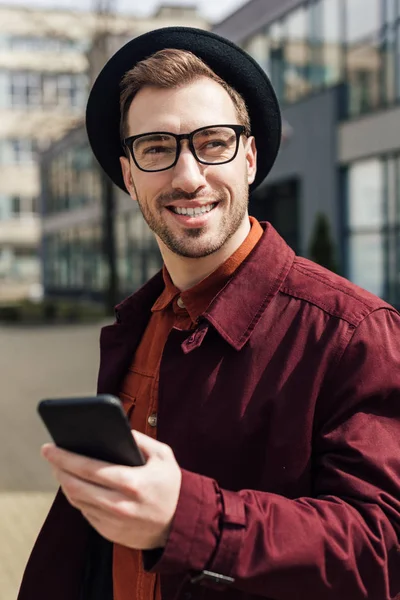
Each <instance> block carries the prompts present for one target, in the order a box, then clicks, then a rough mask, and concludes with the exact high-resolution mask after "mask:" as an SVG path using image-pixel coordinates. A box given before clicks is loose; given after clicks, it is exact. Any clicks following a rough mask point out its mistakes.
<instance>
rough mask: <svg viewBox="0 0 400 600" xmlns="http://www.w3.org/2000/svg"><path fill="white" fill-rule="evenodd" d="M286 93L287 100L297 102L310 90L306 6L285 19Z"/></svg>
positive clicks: (285, 98)
mask: <svg viewBox="0 0 400 600" xmlns="http://www.w3.org/2000/svg"><path fill="white" fill-rule="evenodd" d="M284 45H285V47H284V57H285V93H284V100H285V101H286V102H295V101H296V100H298V99H299V98H302V97H303V96H305V95H306V94H307V93H308V92H309V91H310V83H309V74H308V67H309V58H310V53H309V49H310V48H309V38H308V15H307V9H306V8H305V7H303V6H302V7H300V8H298V9H296V10H294V11H293V12H291V13H289V14H288V15H287V17H286V19H285V40H284Z"/></svg>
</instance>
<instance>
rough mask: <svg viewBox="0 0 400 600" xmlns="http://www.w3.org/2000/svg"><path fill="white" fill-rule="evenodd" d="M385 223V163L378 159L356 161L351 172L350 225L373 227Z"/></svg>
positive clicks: (353, 226) (352, 226)
mask: <svg viewBox="0 0 400 600" xmlns="http://www.w3.org/2000/svg"><path fill="white" fill-rule="evenodd" d="M383 223H384V168H383V163H382V162H381V161H380V160H376V159H372V160H369V161H365V162H360V163H358V164H357V163H356V164H355V165H353V166H352V167H351V169H350V173H349V226H350V228H351V229H353V228H360V227H367V228H371V227H381V226H382V225H383Z"/></svg>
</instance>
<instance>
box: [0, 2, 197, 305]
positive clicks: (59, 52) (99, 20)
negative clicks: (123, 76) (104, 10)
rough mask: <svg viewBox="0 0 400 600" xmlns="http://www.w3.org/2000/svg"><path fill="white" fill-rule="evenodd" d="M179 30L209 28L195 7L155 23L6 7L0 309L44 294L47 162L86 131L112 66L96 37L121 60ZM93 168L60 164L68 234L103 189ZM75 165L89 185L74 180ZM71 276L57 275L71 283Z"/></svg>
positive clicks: (0, 120) (0, 45) (2, 21)
mask: <svg viewBox="0 0 400 600" xmlns="http://www.w3.org/2000/svg"><path fill="white" fill-rule="evenodd" d="M173 24H182V25H194V26H198V27H207V23H206V22H205V21H204V19H202V18H201V16H200V15H199V14H198V13H197V12H196V10H195V9H193V8H191V7H179V8H178V7H173V6H172V7H170V6H163V7H161V8H160V9H159V10H158V12H157V13H155V14H154V15H153V16H151V17H149V18H138V17H136V16H134V15H121V14H115V15H107V14H99V15H96V14H93V13H89V12H86V13H85V12H83V11H69V10H57V9H54V10H48V9H33V8H25V7H16V6H6V5H2V6H0V302H10V301H16V300H18V299H22V298H26V297H29V296H30V295H33V294H37V292H38V286H39V287H40V285H41V284H42V269H41V261H40V252H41V237H42V236H41V233H42V224H41V218H40V215H41V213H43V212H47V208H46V207H42V208H41V205H42V193H41V182H40V167H39V155H40V154H41V153H42V152H44V151H46V148H48V147H49V146H50V145H51V144H52V143H54V142H56V141H57V140H59V139H62V138H63V136H64V135H65V134H66V133H67V132H69V131H70V130H71V129H76V128H77V127H78V128H79V126H81V127H82V126H83V115H84V110H85V105H86V100H87V95H88V90H89V86H90V81H91V80H92V79H93V77H94V76H95V75H96V73H97V72H98V70H99V69H100V68H101V67H102V66H103V64H104V60H103V56H102V54H101V53H100V52H99V51H97V49H96V47H95V46H96V39H99V38H101V39H104V38H105V39H106V52H107V53H108V55H111V54H112V53H113V52H115V51H116V50H117V49H118V48H119V47H120V46H121V45H123V44H124V43H125V42H126V41H127V40H129V39H131V38H132V37H134V36H136V35H139V34H141V33H144V32H146V31H148V30H150V29H153V28H155V27H163V26H167V25H173ZM99 33H101V34H102V36H99ZM105 34H106V35H105ZM93 42H94V43H93ZM96 59H97V61H96ZM69 139H75V138H74V137H73V136H72V137H71V138H69ZM62 147H64V146H63V145H62ZM81 159H82V161H83V162H82V164H80V160H81ZM88 160H89V159H87V157H86V154H85V152H84V151H83V150H79V149H78V150H77V151H76V153H75V154H74V155H72V154H71V153H67V155H66V157H65V164H64V166H63V163H62V161H61V159H60V160H59V162H58V163H57V165H58V166H55V167H54V169H53V171H54V170H55V171H56V172H57V173H59V174H60V178H61V179H60V182H59V186H60V188H59V193H60V194H61V196H60V198H61V197H63V198H64V200H63V201H64V202H65V203H67V200H66V198H67V195H66V194H70V196H68V197H70V198H71V201H70V202H69V201H68V202H69V204H68V205H67V204H65V206H64V208H63V209H62V208H61V205H57V204H56V203H55V202H54V203H53V205H51V206H52V208H51V210H50V212H48V214H47V217H48V219H49V222H50V225H48V226H49V227H50V228H53V229H54V227H55V225H54V219H53V217H54V215H55V213H57V219H58V220H57V222H58V223H59V226H60V228H62V227H63V225H62V222H61V221H62V220H61V221H60V214H61V212H64V213H65V214H66V213H68V214H70V213H71V211H73V210H75V209H78V210H80V208H81V204H82V202H83V200H82V198H83V196H84V194H85V193H86V191H85V192H84V191H83V190H88V194H89V196H88V198H87V199H86V200H85V202H86V204H89V203H90V201H91V200H93V198H92V194H94V193H95V187H93V186H95V185H96V184H95V177H94V176H93V177H92V175H91V174H90V170H89V169H88V166H87V165H88ZM68 161H72V162H71V163H69V162H68ZM85 161H86V162H85ZM75 163H76V164H77V165H79V166H78V167H77V168H78V169H80V171H79V178H80V179H79V183H77V181H76V180H74V178H73V177H72V179H69V177H70V176H71V173H72V171H71V169H74V168H75V167H74V166H73V165H75ZM67 165H68V166H67ZM71 165H72V166H71ZM64 167H65V170H63V169H64ZM57 169H58V171H57ZM62 186H64V188H63V187H62ZM62 190H64V191H62ZM62 194H64V196H62ZM86 204H85V206H86ZM46 227H47V224H46V221H45V229H46ZM65 235H67V233H65ZM82 235H83V238H84V234H82ZM45 236H47V238H46V239H47V243H50V245H51V242H50V241H49V234H48V233H45ZM82 244H83V242H82ZM63 268H64V267H60V269H61V270H60V272H59V273H58V274H57V277H61V278H62V277H64V276H63V275H62V269H63ZM49 272H51V270H50V271H49V268H48V267H47V266H46V273H49ZM99 277H100V275H99Z"/></svg>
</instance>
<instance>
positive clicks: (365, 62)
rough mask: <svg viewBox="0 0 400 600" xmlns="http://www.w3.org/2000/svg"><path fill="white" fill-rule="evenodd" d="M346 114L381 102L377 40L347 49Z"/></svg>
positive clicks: (352, 113) (375, 105)
mask: <svg viewBox="0 0 400 600" xmlns="http://www.w3.org/2000/svg"><path fill="white" fill-rule="evenodd" d="M346 62H347V74H348V114H349V116H355V115H359V114H361V113H364V112H366V111H369V110H371V109H374V108H377V107H378V106H379V105H380V104H381V81H382V71H381V68H382V67H381V49H380V47H379V43H378V41H377V40H371V41H370V42H369V43H367V44H353V45H352V46H350V47H349V48H348V50H347V57H346Z"/></svg>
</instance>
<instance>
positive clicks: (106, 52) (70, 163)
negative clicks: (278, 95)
mask: <svg viewBox="0 0 400 600" xmlns="http://www.w3.org/2000/svg"><path fill="white" fill-rule="evenodd" d="M172 25H181V26H192V27H197V28H200V29H208V28H209V24H208V22H206V21H205V19H204V18H203V17H202V16H201V15H200V14H199V12H198V11H197V9H196V8H195V7H194V6H178V5H171V6H169V5H162V6H161V7H160V8H159V9H158V10H157V12H156V13H155V14H154V15H153V17H152V18H151V19H142V20H140V19H136V20H135V26H134V27H130V28H128V29H129V30H128V29H127V30H126V32H125V34H124V35H118V36H116V35H109V34H108V32H107V30H105V34H106V35H105V36H100V38H99V39H97V41H95V43H94V44H93V46H92V48H91V50H90V59H91V60H90V67H91V69H90V75H91V77H90V79H91V80H93V79H94V78H95V76H96V74H97V73H98V71H99V70H100V69H101V68H102V67H103V65H104V63H105V62H106V60H107V57H108V56H111V55H112V54H113V53H114V52H116V51H117V50H118V48H119V47H121V46H122V45H123V44H124V43H125V42H127V41H128V40H130V39H132V38H133V37H135V36H136V35H140V34H142V33H145V32H146V31H149V30H150V29H155V28H160V27H167V26H172ZM86 98H87V96H86V97H85V102H86ZM40 164H41V210H42V214H41V217H42V218H41V221H42V243H41V259H42V260H41V264H42V281H43V285H44V292H45V295H46V296H47V297H53V298H61V297H64V298H65V297H69V298H76V299H85V300H86V299H89V300H95V301H104V300H105V297H106V296H107V294H108V293H109V292H110V285H111V284H110V278H111V279H112V277H111V273H110V270H113V271H115V273H114V275H115V279H116V281H114V283H113V287H115V288H116V289H114V290H113V293H112V296H113V300H118V299H121V298H123V297H125V296H126V295H128V294H130V293H132V291H134V290H135V289H137V288H138V287H140V285H142V283H144V282H145V281H146V280H148V279H149V278H150V277H151V276H152V275H154V274H155V273H156V272H157V271H158V270H159V268H160V266H161V264H162V262H161V256H160V253H159V250H158V246H157V244H156V242H155V239H154V236H153V235H152V233H151V232H150V230H149V229H148V227H147V225H146V223H145V221H144V219H143V217H142V215H141V212H140V210H139V208H138V205H137V203H135V202H133V201H132V199H131V198H130V197H129V196H128V195H127V194H126V193H124V192H122V191H121V190H120V189H119V188H117V187H116V186H112V190H111V195H112V198H110V197H109V198H108V199H109V200H111V202H112V204H113V211H112V212H113V218H112V224H111V227H112V239H111V240H110V239H109V235H110V233H109V230H110V217H109V214H108V213H107V210H108V209H107V183H105V178H104V175H103V174H102V172H101V170H100V168H99V166H98V164H97V162H96V160H95V158H94V156H93V154H92V151H91V149H90V147H89V144H88V141H87V135H86V130H85V127H84V124H83V122H82V120H81V121H80V122H79V123H77V125H76V126H75V127H72V128H71V129H70V131H69V132H68V133H67V134H65V135H64V136H62V137H61V138H60V139H59V140H57V141H55V142H54V143H53V144H52V145H51V146H50V147H49V148H47V149H46V150H44V151H42V153H41V159H40ZM109 193H110V190H109ZM110 244H111V245H112V246H113V255H114V259H113V261H112V263H110V256H109V254H110Z"/></svg>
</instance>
